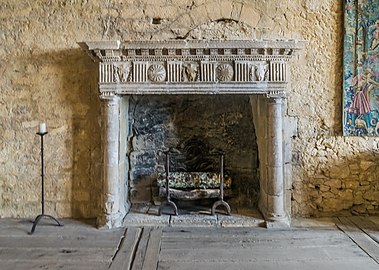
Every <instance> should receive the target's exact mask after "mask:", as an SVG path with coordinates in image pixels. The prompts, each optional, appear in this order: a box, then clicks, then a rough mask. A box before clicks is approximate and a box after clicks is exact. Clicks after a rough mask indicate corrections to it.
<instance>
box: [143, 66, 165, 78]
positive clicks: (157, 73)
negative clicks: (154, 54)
mask: <svg viewBox="0 0 379 270" xmlns="http://www.w3.org/2000/svg"><path fill="white" fill-rule="evenodd" d="M147 76H148V78H149V80H150V81H153V82H163V81H164V80H165V79H166V69H165V67H164V66H163V65H162V64H152V65H150V66H149V68H148V70H147Z"/></svg>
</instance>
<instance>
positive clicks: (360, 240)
mask: <svg viewBox="0 0 379 270" xmlns="http://www.w3.org/2000/svg"><path fill="white" fill-rule="evenodd" d="M339 220H340V223H337V224H336V225H337V226H338V228H340V229H341V230H343V231H344V232H345V233H346V234H347V235H348V236H349V237H350V238H351V240H352V241H354V243H356V244H357V245H358V246H359V247H360V248H361V249H362V250H364V251H365V252H366V253H367V254H368V255H369V256H370V257H371V258H372V259H373V260H375V261H376V263H378V264H379V244H378V243H377V242H376V241H374V240H373V239H372V238H371V237H370V236H368V235H367V234H366V233H364V232H363V231H362V230H361V229H359V228H358V227H356V226H355V224H354V223H353V221H352V220H350V219H349V218H347V217H341V218H339Z"/></svg>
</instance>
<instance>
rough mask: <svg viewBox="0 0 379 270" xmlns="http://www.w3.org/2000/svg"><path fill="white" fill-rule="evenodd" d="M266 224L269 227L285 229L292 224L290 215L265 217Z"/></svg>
mask: <svg viewBox="0 0 379 270" xmlns="http://www.w3.org/2000/svg"><path fill="white" fill-rule="evenodd" d="M265 226H266V228H267V229H284V228H289V227H290V226H291V222H290V219H289V217H288V216H284V217H274V218H273V217H271V218H266V217H265Z"/></svg>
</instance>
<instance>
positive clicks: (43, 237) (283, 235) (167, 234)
mask: <svg viewBox="0 0 379 270" xmlns="http://www.w3.org/2000/svg"><path fill="white" fill-rule="evenodd" d="M63 223H64V224H65V226H64V227H57V226H54V225H53V224H52V223H51V222H50V221H49V220H45V221H43V222H42V223H40V224H39V225H38V226H37V229H36V231H35V233H34V234H33V235H29V234H28V232H29V231H30V229H31V225H32V224H31V223H30V221H27V220H15V219H0V269H1V270H8V269H11V270H18V269H75V270H76V269H78V270H81V269H91V270H96V269H160V270H169V269H175V270H179V269H180V270H182V269H183V270H185V269H206V270H212V269H217V270H219V269H249V270H250V269H280V270H287V269H291V270H297V269H299V270H300V269H302V270H314V269H320V270H327V269H333V270H340V269H341V270H342V269H343V270H349V269H354V270H355V269H362V270H371V269H372V270H374V269H376V270H377V269H379V217H370V218H361V217H347V218H346V217H343V218H342V217H340V218H333V219H332V218H329V219H318V220H295V221H294V222H293V226H292V227H291V228H289V229H266V228H261V227H253V228H216V227H191V226H187V227H169V226H164V227H153V226H149V227H133V226H129V227H127V228H121V229H116V230H110V231H107V230H98V229H96V228H94V226H93V224H87V223H84V222H81V221H74V220H64V221H63Z"/></svg>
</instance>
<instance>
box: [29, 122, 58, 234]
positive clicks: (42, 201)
mask: <svg viewBox="0 0 379 270" xmlns="http://www.w3.org/2000/svg"><path fill="white" fill-rule="evenodd" d="M41 125H42V124H41ZM41 125H40V131H39V132H37V135H39V136H40V137H41V179H42V181H41V186H42V196H41V205H42V212H41V214H40V215H38V216H37V217H36V218H35V220H34V222H33V227H32V230H31V232H30V233H29V234H33V233H34V230H35V229H36V226H37V224H38V222H39V221H40V220H41V219H42V218H43V217H47V218H50V219H52V220H54V221H55V222H56V223H57V226H63V224H61V223H59V221H58V220H57V219H56V218H54V217H53V216H51V215H46V214H45V173H44V171H45V170H44V160H43V136H45V135H46V134H47V133H48V132H47V131H46V126H45V124H43V126H42V128H41Z"/></svg>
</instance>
